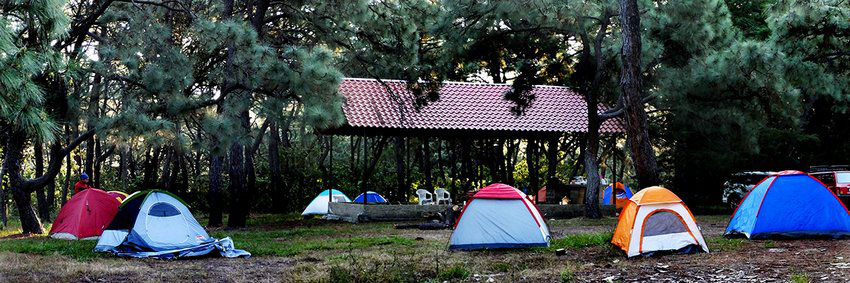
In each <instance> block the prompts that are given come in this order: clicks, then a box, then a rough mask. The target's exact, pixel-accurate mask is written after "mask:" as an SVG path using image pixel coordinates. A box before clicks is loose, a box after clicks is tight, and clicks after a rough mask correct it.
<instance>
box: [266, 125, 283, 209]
mask: <svg viewBox="0 0 850 283" xmlns="http://www.w3.org/2000/svg"><path fill="white" fill-rule="evenodd" d="M269 127H270V129H269V130H270V131H269V144H268V150H269V191H271V192H272V193H271V194H272V209H273V210H274V211H275V212H285V211H287V209H286V205H285V204H284V203H283V196H284V193H285V191H284V190H283V189H284V187H283V184H282V183H283V182H282V181H281V176H280V128H279V126H278V124H277V123H274V122H272V124H271V125H269Z"/></svg>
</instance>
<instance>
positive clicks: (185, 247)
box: [94, 190, 251, 259]
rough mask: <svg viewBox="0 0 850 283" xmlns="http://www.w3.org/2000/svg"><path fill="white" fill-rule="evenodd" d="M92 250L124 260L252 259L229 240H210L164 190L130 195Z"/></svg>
mask: <svg viewBox="0 0 850 283" xmlns="http://www.w3.org/2000/svg"><path fill="white" fill-rule="evenodd" d="M94 250H95V251H96V252H108V253H112V254H115V255H118V256H126V257H155V258H161V259H173V258H177V257H190V256H203V255H208V254H211V253H213V252H214V251H218V254H219V255H221V256H224V257H240V256H245V257H248V256H251V254H250V253H248V252H246V251H243V250H236V249H234V248H233V242H232V241H231V240H230V238H224V239H221V240H218V239H215V238H210V236H209V234H207V232H206V231H205V230H204V228H203V227H201V224H199V223H198V221H197V220H195V217H194V216H192V212H190V211H189V208H188V207H187V206H186V204H185V203H184V202H183V201H182V200H180V198H178V197H177V196H175V195H173V194H171V193H168V192H164V191H156V190H153V191H144V192H137V193H135V194H133V195H131V196H129V197H128V198H127V199H126V200H125V201H124V203H122V205H121V207H120V208H119V210H118V214H116V215H115V218H113V219H112V222H111V223H110V224H109V226H108V227H107V228H106V230H104V231H103V234H102V235H101V237H100V239H99V240H98V242H97V245H96V246H95V248H94Z"/></svg>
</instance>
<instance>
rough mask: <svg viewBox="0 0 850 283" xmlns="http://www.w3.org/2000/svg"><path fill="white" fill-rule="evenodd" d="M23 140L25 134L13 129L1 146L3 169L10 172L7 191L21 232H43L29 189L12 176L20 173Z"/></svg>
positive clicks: (22, 181)
mask: <svg viewBox="0 0 850 283" xmlns="http://www.w3.org/2000/svg"><path fill="white" fill-rule="evenodd" d="M25 140H26V134H24V133H23V132H20V131H15V132H13V133H11V134H10V135H9V138H8V139H7V141H6V146H5V147H4V148H3V150H4V152H5V153H6V160H4V161H3V166H4V168H5V170H4V171H6V172H7V173H8V174H10V178H9V191H10V192H11V193H12V199H13V200H14V201H15V207H16V208H17V209H18V217H19V219H20V220H21V229H22V230H23V233H24V234H44V230H43V228H42V227H41V221H40V220H39V219H38V216H37V215H36V213H35V210H34V209H33V207H32V196H31V195H32V193H31V191H28V190H27V189H26V188H24V184H23V183H24V180H22V179H21V178H15V177H13V176H14V175H15V174H17V175H20V172H21V164H22V163H23V152H24V144H25ZM12 171H15V172H17V173H14V172H12Z"/></svg>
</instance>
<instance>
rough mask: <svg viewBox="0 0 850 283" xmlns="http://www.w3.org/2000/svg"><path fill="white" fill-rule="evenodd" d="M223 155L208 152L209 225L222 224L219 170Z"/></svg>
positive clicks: (220, 169)
mask: <svg viewBox="0 0 850 283" xmlns="http://www.w3.org/2000/svg"><path fill="white" fill-rule="evenodd" d="M223 163H224V156H221V155H217V154H214V153H212V152H210V176H209V178H210V188H209V191H208V192H207V203H209V206H210V208H209V214H210V216H209V223H208V225H209V226H211V227H218V226H221V224H222V199H223V195H222V193H221V171H222V165H223Z"/></svg>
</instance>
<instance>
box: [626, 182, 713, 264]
mask: <svg viewBox="0 0 850 283" xmlns="http://www.w3.org/2000/svg"><path fill="white" fill-rule="evenodd" d="M611 243H613V244H614V245H617V246H619V247H620V248H621V249H623V251H625V252H626V255H628V256H629V257H633V256H637V255H651V254H653V253H655V252H660V251H671V252H680V253H694V252H698V251H700V250H702V251H705V252H708V246H707V245H706V244H705V239H703V237H702V233H701V232H700V229H699V227H698V226H697V222H696V220H695V219H694V215H693V214H691V211H690V210H689V209H688V207H687V206H686V205H685V203H684V202H682V199H680V198H679V197H678V196H676V194H674V193H673V192H671V191H670V190H668V189H665V188H662V187H649V188H646V189H643V190H641V191H640V192H638V193H637V194H635V195H634V196H632V198H631V199H629V202H628V204H626V206H625V207H624V208H623V210H622V212H620V218H619V222H618V223H617V229H616V230H614V237H613V238H612V239H611Z"/></svg>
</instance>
